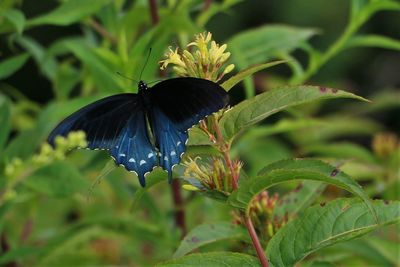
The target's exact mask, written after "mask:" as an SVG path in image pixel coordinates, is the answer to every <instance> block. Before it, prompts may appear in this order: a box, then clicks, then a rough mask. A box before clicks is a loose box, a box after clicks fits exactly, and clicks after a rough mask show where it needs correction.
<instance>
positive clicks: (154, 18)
mask: <svg viewBox="0 0 400 267" xmlns="http://www.w3.org/2000/svg"><path fill="white" fill-rule="evenodd" d="M149 6H150V15H151V22H152V23H153V25H156V24H157V23H158V22H159V21H160V18H159V16H158V10H157V0H149Z"/></svg>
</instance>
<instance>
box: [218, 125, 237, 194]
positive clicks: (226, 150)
mask: <svg viewBox="0 0 400 267" xmlns="http://www.w3.org/2000/svg"><path fill="white" fill-rule="evenodd" d="M212 120H213V123H214V130H215V133H216V134H217V142H218V143H219V146H220V149H221V152H222V154H223V155H224V160H225V163H226V166H227V167H228V168H229V170H230V173H231V175H232V188H233V190H236V189H238V179H239V177H238V176H237V173H236V171H235V168H234V167H233V164H232V160H231V157H230V155H229V150H230V145H229V144H227V143H225V140H224V137H223V135H222V133H221V129H220V128H219V125H218V121H217V119H216V118H215V117H214V118H212Z"/></svg>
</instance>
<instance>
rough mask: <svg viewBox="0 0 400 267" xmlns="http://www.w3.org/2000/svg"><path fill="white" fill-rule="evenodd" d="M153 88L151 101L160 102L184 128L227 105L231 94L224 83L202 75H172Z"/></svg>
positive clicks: (178, 124)
mask: <svg viewBox="0 0 400 267" xmlns="http://www.w3.org/2000/svg"><path fill="white" fill-rule="evenodd" d="M149 91H150V93H149V94H150V98H151V103H152V104H153V105H157V106H159V107H160V110H161V111H162V112H164V113H165V115H166V116H167V117H168V118H169V119H170V120H171V121H172V122H174V124H175V125H176V127H178V128H179V130H182V131H186V130H187V129H189V128H190V127H192V126H193V125H195V124H197V123H199V121H200V120H202V119H204V118H205V117H206V116H208V115H210V114H212V113H214V112H216V111H218V110H220V109H222V108H224V107H225V106H226V105H227V104H228V102H229V95H228V93H227V92H226V91H225V90H224V89H223V88H222V87H221V86H219V85H218V84H217V83H214V82H211V81H208V80H205V79H199V78H191V77H186V78H174V79H168V80H165V81H162V82H160V83H158V84H156V85H155V86H154V87H152V88H151V89H150V90H149Z"/></svg>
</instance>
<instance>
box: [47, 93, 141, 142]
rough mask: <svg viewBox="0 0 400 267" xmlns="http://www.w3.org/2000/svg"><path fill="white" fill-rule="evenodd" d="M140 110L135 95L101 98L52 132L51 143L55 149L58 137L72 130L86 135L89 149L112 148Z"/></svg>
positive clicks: (68, 118) (49, 139)
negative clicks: (129, 121)
mask: <svg viewBox="0 0 400 267" xmlns="http://www.w3.org/2000/svg"><path fill="white" fill-rule="evenodd" d="M137 109H138V97H137V95H136V94H118V95H113V96H109V97H106V98H102V99H100V100H98V101H95V102H93V103H91V104H89V105H87V106H84V107H83V108H81V109H80V110H78V111H76V112H75V113H73V114H72V115H70V116H69V117H67V118H66V119H64V120H63V121H62V122H61V123H59V124H58V125H57V126H56V128H55V129H54V130H53V131H52V132H51V133H50V135H49V137H48V139H47V140H48V142H49V143H50V144H51V145H53V146H54V141H55V138H56V136H58V135H61V136H67V135H68V133H69V132H71V131H78V130H82V131H84V132H85V133H86V138H87V141H88V148H90V149H111V148H112V146H113V144H114V142H115V139H116V138H117V137H118V135H119V133H120V132H121V130H122V129H123V128H124V127H125V125H126V123H127V121H128V119H129V117H130V116H131V114H132V113H134V112H135V111H136V110H137Z"/></svg>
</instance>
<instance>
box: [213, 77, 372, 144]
mask: <svg viewBox="0 0 400 267" xmlns="http://www.w3.org/2000/svg"><path fill="white" fill-rule="evenodd" d="M331 98H354V99H358V100H364V101H366V99H364V98H362V97H360V96H357V95H354V94H352V93H348V92H345V91H341V90H336V89H332V88H326V87H318V86H305V85H303V86H288V87H283V88H277V89H274V90H271V91H268V92H265V93H262V94H259V95H257V96H256V97H254V98H252V99H248V100H245V101H243V102H241V103H239V104H238V105H236V106H234V107H233V108H232V109H230V110H228V111H227V112H226V113H225V114H224V116H223V117H222V119H221V121H220V123H219V124H220V126H221V129H222V130H223V133H224V136H225V138H226V139H228V140H230V139H232V138H234V136H235V135H236V134H238V133H239V132H240V131H242V130H244V129H246V128H248V127H249V126H251V125H253V124H256V123H258V122H260V121H261V120H263V119H265V118H267V117H268V116H270V115H272V114H274V113H277V112H278V111H281V110H284V109H286V108H288V107H292V106H296V105H300V104H305V103H309V102H312V101H316V100H322V99H331Z"/></svg>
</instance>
